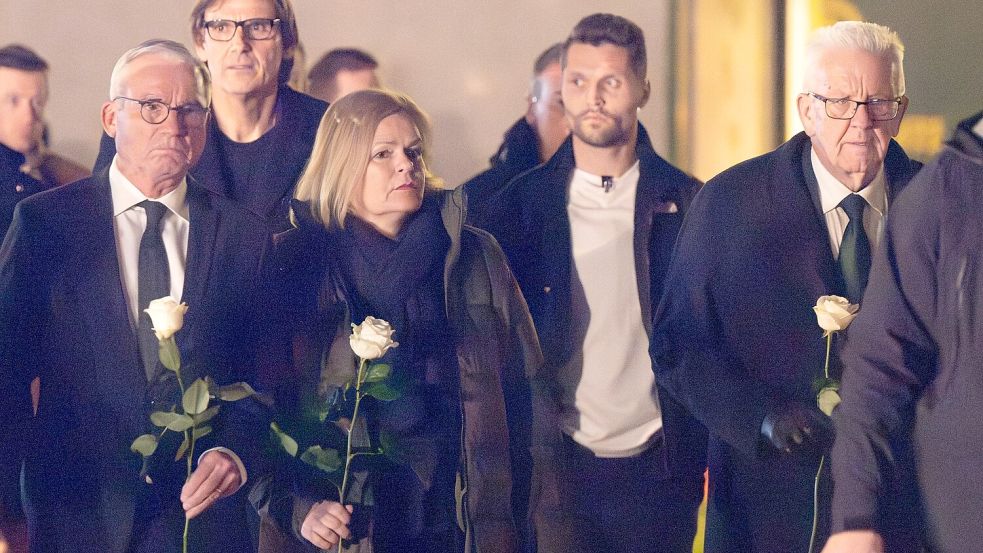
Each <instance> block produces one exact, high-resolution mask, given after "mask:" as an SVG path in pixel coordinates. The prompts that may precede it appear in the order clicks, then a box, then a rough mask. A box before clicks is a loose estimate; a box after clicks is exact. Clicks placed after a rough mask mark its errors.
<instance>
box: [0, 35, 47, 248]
mask: <svg viewBox="0 0 983 553" xmlns="http://www.w3.org/2000/svg"><path fill="white" fill-rule="evenodd" d="M47 102H48V64H47V63H46V62H45V61H44V60H43V59H41V57H40V56H38V55H37V54H36V53H34V52H33V51H32V50H31V49H29V48H27V47H24V46H21V45H19V44H8V45H6V46H4V47H3V48H0V236H3V235H4V234H6V232H7V227H9V226H10V220H11V218H12V217H13V215H14V206H15V205H17V202H19V201H21V200H23V199H24V198H26V197H28V196H30V195H31V194H36V193H38V192H40V191H42V190H47V189H48V188H51V187H52V186H53V185H52V184H51V183H48V182H44V181H43V180H41V179H39V178H34V177H32V176H31V175H30V174H28V173H29V168H28V167H27V157H26V156H27V155H28V154H30V153H31V152H32V151H33V150H35V149H36V148H37V138H38V137H39V136H40V135H41V126H42V125H43V120H42V116H43V115H44V106H45V104H47Z"/></svg>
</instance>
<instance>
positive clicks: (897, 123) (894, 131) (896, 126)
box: [886, 96, 908, 138]
mask: <svg viewBox="0 0 983 553" xmlns="http://www.w3.org/2000/svg"><path fill="white" fill-rule="evenodd" d="M906 111H908V97H907V96H902V97H901V105H900V106H898V116H897V117H895V118H894V119H892V120H891V121H886V123H889V124H890V125H891V126H890V127H889V128H888V130H890V131H891V137H892V138H894V137H897V136H898V132H900V131H901V120H902V119H903V118H904V114H905V112H906Z"/></svg>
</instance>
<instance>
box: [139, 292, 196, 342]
mask: <svg viewBox="0 0 983 553" xmlns="http://www.w3.org/2000/svg"><path fill="white" fill-rule="evenodd" d="M187 311H188V304H186V303H179V302H178V301H177V300H176V299H174V298H172V297H171V296H167V297H164V298H158V299H156V300H154V301H152V302H150V306H148V307H147V308H146V309H144V312H145V313H147V315H150V321H151V322H152V323H153V325H154V327H153V328H154V334H156V335H157V339H158V340H166V339H168V338H170V337H171V336H174V333H175V332H177V331H179V330H181V327H182V326H184V314H185V313H187Z"/></svg>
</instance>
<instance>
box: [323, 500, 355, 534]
mask: <svg viewBox="0 0 983 553" xmlns="http://www.w3.org/2000/svg"><path fill="white" fill-rule="evenodd" d="M351 513H352V511H351V505H348V506H347V507H342V506H341V504H340V503H334V502H332V503H331V504H330V505H329V506H328V510H327V511H326V512H325V514H324V515H322V516H321V517H320V518H321V521H322V522H325V524H327V525H328V526H329V527H331V528H335V525H334V524H330V523H328V522H327V520H326V519H327V518H328V517H331V518H333V519H335V520H337V521H338V523H339V524H340V525H342V526H348V524H349V523H350V522H351V521H352V514H351ZM345 537H347V536H345Z"/></svg>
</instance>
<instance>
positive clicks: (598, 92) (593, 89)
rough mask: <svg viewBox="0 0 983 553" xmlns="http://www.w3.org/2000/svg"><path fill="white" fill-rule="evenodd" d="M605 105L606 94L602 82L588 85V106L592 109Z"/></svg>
mask: <svg viewBox="0 0 983 553" xmlns="http://www.w3.org/2000/svg"><path fill="white" fill-rule="evenodd" d="M603 105H604V95H603V94H602V89H601V83H600V82H598V83H595V84H593V85H591V86H589V87H587V106H588V107H590V108H592V109H597V108H600V107H601V106H603Z"/></svg>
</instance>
